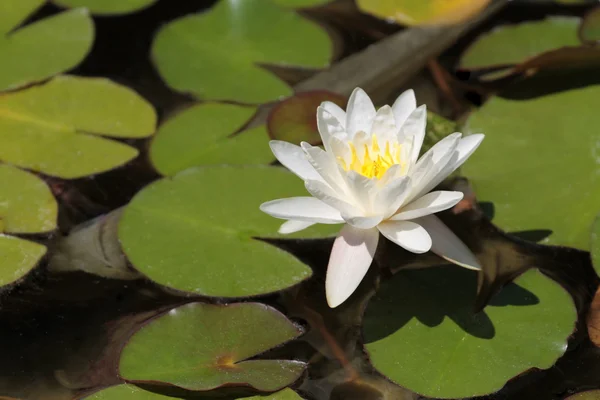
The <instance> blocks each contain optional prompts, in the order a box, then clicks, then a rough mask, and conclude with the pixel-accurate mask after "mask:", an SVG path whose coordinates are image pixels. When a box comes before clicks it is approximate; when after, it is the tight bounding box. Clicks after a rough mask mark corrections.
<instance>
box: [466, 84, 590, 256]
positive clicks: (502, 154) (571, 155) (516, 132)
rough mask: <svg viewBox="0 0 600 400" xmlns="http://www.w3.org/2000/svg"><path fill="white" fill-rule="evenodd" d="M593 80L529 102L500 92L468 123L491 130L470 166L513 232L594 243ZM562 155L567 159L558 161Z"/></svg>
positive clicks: (480, 192) (480, 190)
mask: <svg viewBox="0 0 600 400" xmlns="http://www.w3.org/2000/svg"><path fill="white" fill-rule="evenodd" d="M598 96H600V88H599V87H597V86H591V87H588V88H584V89H577V90H570V91H566V92H562V93H559V94H554V95H550V96H544V97H541V98H536V99H532V100H527V101H513V100H505V99H501V98H497V97H496V98H492V99H491V100H490V101H488V102H487V103H486V104H485V105H484V106H483V107H481V108H480V109H479V110H477V111H476V112H474V113H473V115H472V116H471V117H470V119H469V121H468V128H469V130H470V131H471V132H485V134H486V139H485V141H484V143H483V145H482V146H481V147H480V148H479V149H478V150H477V151H476V152H475V154H473V156H472V157H471V158H470V159H469V162H467V163H466V164H465V165H464V166H463V168H462V172H463V173H464V175H465V176H468V177H469V179H470V180H471V183H472V184H473V187H474V190H475V193H476V194H477V197H478V199H479V200H480V201H485V202H491V203H493V207H494V211H495V212H494V214H495V215H494V223H495V224H496V225H498V226H500V227H501V228H502V229H504V230H506V231H513V232H514V231H531V230H549V231H551V235H550V236H549V237H548V239H547V240H546V241H545V242H546V243H550V244H559V245H565V246H572V247H577V248H580V249H588V248H589V232H590V227H591V224H592V221H593V219H594V217H595V215H596V213H597V212H598V201H597V199H598V198H599V197H600V175H598V174H597V173H596V171H597V170H598V162H599V160H600V133H599V132H598V131H597V130H594V129H590V127H593V126H597V125H599V124H600V114H598V113H597V112H596V110H595V109H594V108H593V107H590V104H593V102H594V101H595V100H596V99H597V98H598ZM557 160H558V161H559V163H557ZM574 213H575V214H576V217H574V215H575V214H574Z"/></svg>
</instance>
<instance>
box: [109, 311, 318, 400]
mask: <svg viewBox="0 0 600 400" xmlns="http://www.w3.org/2000/svg"><path fill="white" fill-rule="evenodd" d="M301 333H302V332H301V330H300V329H299V328H298V327H296V326H295V325H294V324H292V323H291V322H290V321H289V320H288V319H287V318H286V317H285V316H284V315H283V314H281V313H280V312H278V311H276V310H275V309H273V308H271V307H269V306H266V305H264V304H259V303H238V304H230V305H212V304H204V303H192V304H188V305H185V306H182V307H179V308H176V309H173V310H171V311H169V312H168V313H166V314H164V315H163V316H161V317H159V318H158V319H155V320H152V321H151V322H150V323H149V324H148V325H146V326H145V327H143V328H142V329H141V330H140V331H138V332H137V333H136V334H135V335H134V336H133V337H132V338H131V340H130V341H129V343H127V345H126V346H125V348H124V349H123V353H122V354H121V361H120V366H119V373H120V375H121V376H122V377H123V378H124V379H126V380H127V381H129V382H133V383H145V384H154V385H157V384H158V385H168V386H173V387H177V388H182V389H186V390H193V391H207V390H213V389H218V388H221V387H226V386H227V387H231V386H245V387H250V388H253V389H256V390H258V391H266V392H273V391H276V390H279V389H281V388H283V387H285V386H288V385H290V384H291V383H293V382H294V381H296V380H297V379H298V378H299V377H300V375H301V374H302V373H303V372H304V369H305V367H306V365H305V364H304V363H302V362H300V361H292V360H259V359H252V360H248V359H249V358H252V357H255V356H256V355H258V354H260V353H263V352H265V351H266V350H269V349H271V348H273V347H275V346H278V345H281V344H282V343H285V342H287V341H289V340H292V339H294V338H296V337H298V336H299V335H300V334H301Z"/></svg>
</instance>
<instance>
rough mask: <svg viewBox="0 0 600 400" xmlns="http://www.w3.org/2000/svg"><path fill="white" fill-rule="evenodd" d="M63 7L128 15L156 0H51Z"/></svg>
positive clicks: (98, 12)
mask: <svg viewBox="0 0 600 400" xmlns="http://www.w3.org/2000/svg"><path fill="white" fill-rule="evenodd" d="M52 1H53V2H54V3H56V4H58V5H59V6H63V7H70V8H73V7H85V8H87V9H88V10H90V12H91V13H92V14H99V15H115V14H128V13H131V12H134V11H139V10H141V9H144V8H146V7H150V6H151V5H152V4H154V3H156V2H157V1H158V0H52Z"/></svg>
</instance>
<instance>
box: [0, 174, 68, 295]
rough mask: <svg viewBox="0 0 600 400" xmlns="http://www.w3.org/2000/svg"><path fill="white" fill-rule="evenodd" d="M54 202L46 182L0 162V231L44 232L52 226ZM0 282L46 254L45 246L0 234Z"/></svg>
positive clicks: (19, 274)
mask: <svg viewBox="0 0 600 400" xmlns="http://www.w3.org/2000/svg"><path fill="white" fill-rule="evenodd" d="M57 213H58V205H57V204H56V200H55V199H54V196H52V193H51V192H50V189H49V188H48V186H46V183H45V182H44V181H42V180H41V179H40V178H38V177H37V176H35V175H33V174H31V173H29V172H26V171H22V170H20V169H18V168H15V167H13V166H10V165H6V164H1V165H0V222H1V225H2V226H1V227H2V229H0V231H2V232H6V233H44V232H50V231H52V230H54V229H56V218H57ZM0 254H2V258H1V261H2V262H1V263H0V285H7V284H9V283H13V282H15V281H17V280H19V279H20V278H22V277H23V276H25V275H26V274H27V273H28V272H29V271H30V270H31V269H32V268H33V267H35V266H36V265H37V264H38V262H39V261H40V259H41V258H42V257H43V256H44V254H46V247H45V246H43V245H41V244H38V243H35V242H31V241H29V240H25V239H21V238H17V237H13V236H7V235H4V234H0Z"/></svg>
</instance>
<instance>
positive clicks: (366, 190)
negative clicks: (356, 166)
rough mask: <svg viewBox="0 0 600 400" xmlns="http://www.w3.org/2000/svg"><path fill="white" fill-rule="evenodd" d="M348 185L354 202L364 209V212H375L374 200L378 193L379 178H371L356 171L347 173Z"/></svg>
mask: <svg viewBox="0 0 600 400" xmlns="http://www.w3.org/2000/svg"><path fill="white" fill-rule="evenodd" d="M346 177H347V178H348V179H347V181H348V187H349V188H350V192H351V193H352V195H353V197H354V200H355V201H354V204H356V206H357V207H360V209H361V210H362V211H363V214H364V213H366V214H370V213H372V212H373V201H374V200H375V195H376V194H377V179H369V178H367V177H366V176H364V175H361V174H359V173H358V172H355V171H350V172H348V173H347V174H346Z"/></svg>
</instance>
